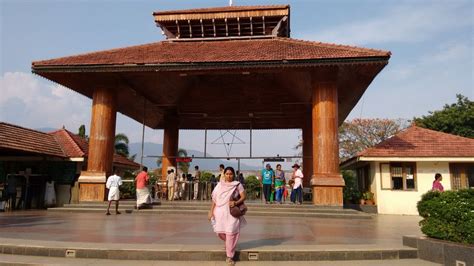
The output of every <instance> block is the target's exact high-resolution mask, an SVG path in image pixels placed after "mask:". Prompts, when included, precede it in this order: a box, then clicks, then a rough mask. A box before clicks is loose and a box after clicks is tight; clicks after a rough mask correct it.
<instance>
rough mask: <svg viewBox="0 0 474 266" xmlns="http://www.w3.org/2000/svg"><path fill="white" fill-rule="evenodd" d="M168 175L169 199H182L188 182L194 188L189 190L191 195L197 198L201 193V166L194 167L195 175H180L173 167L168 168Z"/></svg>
mask: <svg viewBox="0 0 474 266" xmlns="http://www.w3.org/2000/svg"><path fill="white" fill-rule="evenodd" d="M167 173H168V175H167V176H166V186H167V194H168V200H170V201H171V200H175V199H182V198H184V193H185V191H186V183H188V184H191V185H192V187H193V189H192V190H191V191H189V192H190V193H191V197H192V198H193V199H194V200H196V199H197V198H198V194H199V182H200V180H201V171H200V170H199V166H197V165H196V166H195V167H194V176H193V175H191V174H182V175H181V176H180V177H178V176H177V175H176V173H175V171H174V169H173V168H171V169H169V170H168V172H167Z"/></svg>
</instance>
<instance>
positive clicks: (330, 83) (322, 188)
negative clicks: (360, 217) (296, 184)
mask: <svg viewBox="0 0 474 266" xmlns="http://www.w3.org/2000/svg"><path fill="white" fill-rule="evenodd" d="M312 86H313V88H312V91H313V109H312V118H313V119H312V120H313V121H312V122H313V125H312V127H313V171H314V174H313V178H312V180H311V183H312V187H313V203H314V204H315V205H329V206H342V204H343V199H342V188H343V187H344V180H343V179H342V176H341V174H340V173H339V139H338V122H339V121H338V102H337V101H338V96H337V90H338V88H337V71H336V70H335V69H330V70H328V71H324V73H318V74H316V75H315V76H314V77H313V82H312Z"/></svg>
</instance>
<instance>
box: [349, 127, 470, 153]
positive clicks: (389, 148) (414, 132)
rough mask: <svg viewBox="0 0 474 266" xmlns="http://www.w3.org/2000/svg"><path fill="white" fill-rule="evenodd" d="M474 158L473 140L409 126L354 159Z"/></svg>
mask: <svg viewBox="0 0 474 266" xmlns="http://www.w3.org/2000/svg"><path fill="white" fill-rule="evenodd" d="M360 156H365V157H474V139H470V138H465V137H460V136H456V135H452V134H447V133H443V132H438V131H434V130H430V129H426V128H422V127H417V126H411V127H409V128H407V129H406V130H404V131H402V132H400V133H399V134H397V135H395V136H393V137H391V138H390V139H387V140H385V141H383V142H381V143H379V144H378V145H376V146H374V147H372V148H368V149H366V150H364V151H362V152H360V153H358V154H357V156H356V157H360Z"/></svg>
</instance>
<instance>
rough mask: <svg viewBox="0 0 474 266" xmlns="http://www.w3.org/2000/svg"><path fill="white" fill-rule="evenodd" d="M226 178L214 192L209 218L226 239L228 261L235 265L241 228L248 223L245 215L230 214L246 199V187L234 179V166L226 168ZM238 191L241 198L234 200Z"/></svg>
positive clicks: (214, 227)
mask: <svg viewBox="0 0 474 266" xmlns="http://www.w3.org/2000/svg"><path fill="white" fill-rule="evenodd" d="M224 173H225V179H224V181H222V182H219V183H218V184H217V186H216V187H215V189H214V191H213V192H212V205H211V210H210V211H209V214H208V218H209V220H210V221H211V222H212V225H213V229H214V232H215V233H217V235H218V237H219V238H220V239H222V240H223V241H225V250H226V255H227V259H226V261H227V263H228V264H229V265H234V264H235V262H234V255H235V248H236V246H237V241H238V240H239V237H240V228H242V227H243V226H245V224H246V223H247V222H246V221H245V218H244V217H243V216H240V217H239V218H235V217H234V216H232V215H231V214H230V208H232V207H234V206H236V205H240V204H241V203H243V202H244V201H245V198H246V194H245V190H244V187H243V186H242V184H240V183H239V182H238V181H233V180H234V176H235V171H234V168H232V167H227V168H225V171H224ZM235 191H238V193H239V195H240V199H239V200H237V201H234V200H233V199H232V195H233V194H234V192H235Z"/></svg>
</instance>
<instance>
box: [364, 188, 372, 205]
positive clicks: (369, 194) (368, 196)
mask: <svg viewBox="0 0 474 266" xmlns="http://www.w3.org/2000/svg"><path fill="white" fill-rule="evenodd" d="M362 198H363V199H364V201H365V204H367V205H374V193H372V192H370V191H366V192H364V193H363V194H362Z"/></svg>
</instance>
